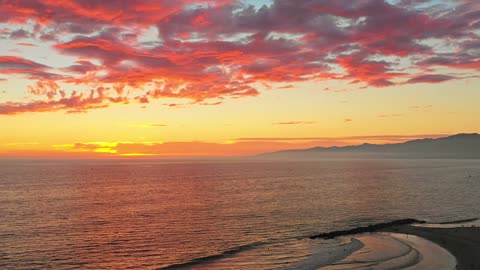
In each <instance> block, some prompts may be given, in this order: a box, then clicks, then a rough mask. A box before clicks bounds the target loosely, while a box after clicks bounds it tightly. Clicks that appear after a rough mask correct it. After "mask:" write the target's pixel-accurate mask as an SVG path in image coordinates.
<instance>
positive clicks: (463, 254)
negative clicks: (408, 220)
mask: <svg viewBox="0 0 480 270" xmlns="http://www.w3.org/2000/svg"><path fill="white" fill-rule="evenodd" d="M379 232H388V233H402V234H408V235H415V236H418V237H422V238H424V239H427V240H429V241H432V242H434V243H436V244H438V245H439V246H441V247H443V248H445V249H446V250H448V251H449V252H450V253H451V254H452V255H453V256H455V258H456V259H457V268H456V269H457V270H472V269H480V256H479V254H480V227H456V228H431V227H430V228H427V227H419V226H412V225H396V226H392V227H388V228H384V229H382V230H380V231H379Z"/></svg>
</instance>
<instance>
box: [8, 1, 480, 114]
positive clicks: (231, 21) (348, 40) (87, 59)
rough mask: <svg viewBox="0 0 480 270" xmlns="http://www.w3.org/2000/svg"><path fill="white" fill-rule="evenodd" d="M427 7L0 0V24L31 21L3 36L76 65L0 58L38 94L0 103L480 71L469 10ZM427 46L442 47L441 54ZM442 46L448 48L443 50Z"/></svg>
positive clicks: (413, 79) (401, 79)
mask: <svg viewBox="0 0 480 270" xmlns="http://www.w3.org/2000/svg"><path fill="white" fill-rule="evenodd" d="M434 3H435V2H434V1H433V0H432V1H427V0H425V1H407V0H403V1H399V2H397V3H396V4H392V3H390V2H388V1H386V0H366V1H347V0H341V1H334V0H321V1H311V0H296V1H285V0H275V1H273V2H272V3H271V4H270V5H264V6H262V7H260V8H256V7H254V6H252V5H249V4H247V3H246V2H244V1H233V0H232V1H230V0H225V1H213V0H208V1H207V0H205V1H191V0H181V1H166V0H165V1H152V0H139V1H123V2H121V3H119V2H115V1H90V0H67V1H61V2H55V1H49V0H37V1H8V3H4V5H3V6H2V9H1V10H0V22H3V23H6V24H10V25H12V24H17V25H21V26H23V24H26V23H27V22H34V23H35V25H34V27H33V30H29V32H27V31H26V30H15V31H12V30H9V29H22V28H24V27H15V28H13V27H11V28H9V29H7V30H5V31H3V30H2V37H5V38H9V39H17V38H29V39H32V40H34V39H37V40H41V41H48V42H47V43H48V44H51V45H52V46H53V48H54V49H56V51H57V52H58V53H59V54H60V56H64V55H68V56H69V57H74V58H76V62H75V63H74V64H73V65H70V66H66V67H61V68H52V67H47V66H45V65H41V64H38V63H36V62H33V61H30V60H27V59H23V58H18V57H12V56H0V74H7V75H10V74H22V75H24V76H25V77H26V78H28V79H32V80H34V81H35V82H33V85H34V86H32V87H36V88H31V89H30V92H31V93H32V94H39V93H42V94H44V95H47V97H48V101H41V100H40V101H39V100H37V101H35V100H34V101H32V102H31V103H15V102H9V103H4V104H0V106H2V107H3V108H8V110H6V111H15V110H16V111H17V112H27V111H29V108H31V111H35V110H41V111H46V110H49V109H48V108H50V110H67V111H68V110H70V108H69V107H68V106H62V105H61V103H58V104H56V103H55V102H60V100H62V99H64V98H65V97H62V96H61V95H60V89H58V88H57V89H56V90H54V91H49V90H46V89H45V82H46V81H49V82H50V83H55V84H57V85H58V84H60V83H62V84H71V85H75V86H76V88H80V90H78V92H77V94H76V95H81V94H83V97H82V98H83V99H84V98H85V97H87V96H89V92H88V91H89V89H91V87H105V88H115V89H116V92H117V95H115V94H114V93H109V94H106V96H104V98H102V101H101V102H100V104H97V103H95V105H94V106H92V107H90V108H96V107H97V106H99V107H105V106H108V104H110V103H114V102H115V101H116V99H117V98H118V96H121V97H122V102H124V101H125V100H126V101H134V102H139V103H148V102H149V101H150V100H152V99H158V98H182V99H188V100H189V101H187V102H190V103H195V104H220V103H221V102H219V101H218V99H222V98H225V97H230V98H238V97H245V96H256V95H258V94H259V91H258V89H257V88H256V85H259V84H260V85H269V84H271V83H283V85H285V87H279V88H289V87H287V86H289V85H291V84H292V83H295V82H299V81H310V80H347V81H350V82H351V83H352V86H351V87H352V88H365V87H389V86H394V85H399V84H410V83H421V82H427V83H441V82H444V81H447V80H451V79H457V77H454V76H452V75H445V74H441V72H440V71H438V68H439V67H448V68H451V69H461V70H463V72H464V74H465V75H464V76H462V77H461V78H464V77H469V76H471V75H474V73H475V72H477V71H478V70H480V60H479V59H478V46H479V44H478V40H479V36H478V33H479V30H480V15H479V14H480V6H479V4H478V3H476V2H475V1H457V0H450V1H449V5H450V6H454V8H450V7H449V5H445V6H443V5H432V4H434ZM25 29H27V28H25ZM152 29H154V30H155V31H154V32H155V33H154V34H152V33H149V34H148V35H147V36H149V37H148V38H149V40H148V41H145V33H146V32H148V31H151V30H152ZM142 35H143V39H142ZM432 39H435V40H437V41H438V42H436V43H438V44H442V42H443V43H445V44H447V43H448V44H449V45H448V46H446V45H445V46H444V47H445V48H440V49H439V48H438V46H433V45H432V41H431V40H432ZM60 41H61V42H60ZM21 44H30V43H18V45H21ZM22 46H24V45H22ZM452 47H454V48H455V49H456V51H455V53H452V52H449V50H447V49H451V48H452ZM57 57H58V56H57ZM418 59H421V60H418ZM407 70H408V73H407V72H406V71H407ZM418 70H421V71H418ZM426 70H429V71H431V72H434V73H435V74H425V71H426ZM66 74H68V75H66ZM452 74H453V73H452ZM36 81H39V82H36ZM359 83H361V84H359ZM39 84H40V85H39ZM35 85H36V86H35ZM52 85H53V84H52ZM50 88H51V87H50ZM82 89H83V90H82ZM59 95H60V96H59ZM209 99H213V101H212V100H209ZM87 100H89V99H87ZM86 102H87V103H88V102H90V101H86ZM7 104H8V105H7ZM40 104H41V105H40ZM88 108H89V107H88V106H86V107H84V109H88ZM4 111H5V110H4Z"/></svg>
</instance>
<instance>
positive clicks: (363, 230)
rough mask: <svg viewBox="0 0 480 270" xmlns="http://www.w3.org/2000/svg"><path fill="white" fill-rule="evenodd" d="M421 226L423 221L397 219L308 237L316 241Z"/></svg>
mask: <svg viewBox="0 0 480 270" xmlns="http://www.w3.org/2000/svg"><path fill="white" fill-rule="evenodd" d="M416 223H417V224H423V223H425V221H423V220H417V219H413V218H408V219H398V220H394V221H390V222H382V223H377V224H373V225H368V226H366V227H356V228H353V229H349V230H340V231H332V232H327V233H319V234H315V235H312V236H309V238H310V239H316V238H323V239H332V238H335V237H338V236H344V235H352V234H359V233H366V232H375V231H378V230H381V229H385V228H389V227H392V226H398V225H408V224H416Z"/></svg>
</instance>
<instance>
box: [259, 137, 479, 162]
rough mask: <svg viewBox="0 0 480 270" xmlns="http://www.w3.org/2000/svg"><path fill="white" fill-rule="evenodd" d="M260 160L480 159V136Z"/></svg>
mask: <svg viewBox="0 0 480 270" xmlns="http://www.w3.org/2000/svg"><path fill="white" fill-rule="evenodd" d="M257 157H259V158H273V159H283V158H295V159H305V158H306V159H311V158H331V157H339V158H342V157H358V158H472V159H476V158H480V134H477V133H472V134H457V135H453V136H449V137H444V138H437V139H419V140H412V141H408V142H404V143H395V144H368V143H365V144H361V145H352V146H344V147H314V148H309V149H294V150H284V151H278V152H271V153H264V154H260V155H258V156H257Z"/></svg>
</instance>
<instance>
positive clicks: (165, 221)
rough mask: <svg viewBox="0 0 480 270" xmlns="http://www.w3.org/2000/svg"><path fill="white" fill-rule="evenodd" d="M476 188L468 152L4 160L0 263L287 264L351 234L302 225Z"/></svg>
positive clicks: (479, 193) (353, 219)
mask: <svg viewBox="0 0 480 270" xmlns="http://www.w3.org/2000/svg"><path fill="white" fill-rule="evenodd" d="M479 198H480V161H478V160H363V161H359V160H336V161H316V162H196V163H181V162H170V163H168V162H161V161H125V160H112V161H19V160H17V161H12V160H10V161H8V160H3V161H0V269H44V268H51V269H77V268H78V269H158V268H162V267H167V266H172V265H177V266H178V267H192V268H203V269H242V268H243V269H277V268H288V267H293V266H295V265H300V264H301V263H302V262H308V261H309V260H310V259H311V257H312V256H313V255H314V254H318V252H319V250H323V251H325V250H330V251H335V250H336V249H340V248H341V249H342V250H343V249H344V248H343V247H347V245H353V244H355V243H352V242H350V243H347V242H342V241H345V240H332V241H324V242H312V240H308V239H305V237H306V236H309V235H312V234H315V233H319V232H326V231H331V230H338V229H345V228H351V227H356V226H360V225H367V224H371V223H376V222H382V221H387V220H393V219H399V218H406V217H409V218H417V219H426V220H430V221H433V222H436V221H446V220H457V219H465V218H471V217H478V216H480V208H478V200H479ZM345 250H346V248H345Z"/></svg>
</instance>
